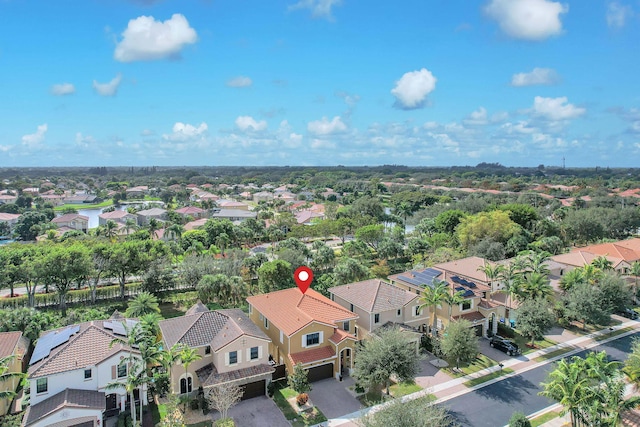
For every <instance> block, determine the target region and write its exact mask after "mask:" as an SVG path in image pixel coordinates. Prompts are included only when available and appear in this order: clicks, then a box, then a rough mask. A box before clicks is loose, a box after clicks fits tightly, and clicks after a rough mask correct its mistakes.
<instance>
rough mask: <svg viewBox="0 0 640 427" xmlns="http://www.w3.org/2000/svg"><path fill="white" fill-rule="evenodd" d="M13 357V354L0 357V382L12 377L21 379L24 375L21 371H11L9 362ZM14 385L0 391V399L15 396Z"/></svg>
mask: <svg viewBox="0 0 640 427" xmlns="http://www.w3.org/2000/svg"><path fill="white" fill-rule="evenodd" d="M14 359H15V355H11V356H7V357H3V358H0V384H4V383H5V382H7V381H11V380H14V379H22V378H24V377H25V375H24V374H23V373H22V372H11V364H12V363H13V361H14ZM15 395H16V393H15V387H13V389H11V388H9V389H7V390H3V391H0V400H5V399H7V400H10V399H13V398H14V397H15Z"/></svg>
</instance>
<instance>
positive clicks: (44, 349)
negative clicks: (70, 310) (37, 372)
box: [29, 326, 80, 365]
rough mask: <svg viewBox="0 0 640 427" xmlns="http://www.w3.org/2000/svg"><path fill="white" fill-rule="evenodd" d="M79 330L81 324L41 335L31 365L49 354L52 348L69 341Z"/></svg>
mask: <svg viewBox="0 0 640 427" xmlns="http://www.w3.org/2000/svg"><path fill="white" fill-rule="evenodd" d="M79 331H80V326H72V327H70V328H66V329H63V330H61V331H57V332H51V333H48V334H47V335H44V336H42V337H40V338H39V339H38V342H37V344H36V348H35V349H34V350H33V355H32V356H31V360H30V361H29V365H33V364H34V363H36V362H39V361H40V360H42V359H44V358H45V357H47V356H49V354H50V353H51V350H53V349H54V348H56V347H58V346H60V345H62V344H64V343H66V342H67V341H69V338H71V336H72V335H73V334H77V333H78V332H79Z"/></svg>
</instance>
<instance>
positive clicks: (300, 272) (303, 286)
mask: <svg viewBox="0 0 640 427" xmlns="http://www.w3.org/2000/svg"><path fill="white" fill-rule="evenodd" d="M293 279H294V280H295V281H296V285H298V289H300V292H302V293H303V294H304V293H305V292H307V289H309V285H311V282H312V281H313V271H311V269H310V268H309V267H306V266H304V265H303V266H302V267H298V268H297V269H296V272H295V273H293Z"/></svg>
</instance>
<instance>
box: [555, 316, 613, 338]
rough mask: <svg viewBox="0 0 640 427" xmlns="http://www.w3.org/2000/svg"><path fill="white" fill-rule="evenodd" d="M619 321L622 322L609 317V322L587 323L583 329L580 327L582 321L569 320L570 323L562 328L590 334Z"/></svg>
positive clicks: (579, 333) (578, 333)
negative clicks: (601, 323) (599, 323)
mask: <svg viewBox="0 0 640 427" xmlns="http://www.w3.org/2000/svg"><path fill="white" fill-rule="evenodd" d="M621 323H622V322H621V321H619V320H616V319H609V323H608V324H606V325H590V324H588V323H587V325H586V326H585V329H582V322H578V321H574V322H571V324H569V325H568V326H565V327H564V328H565V329H566V330H568V331H570V332H572V333H574V334H576V335H588V334H592V333H594V332H597V331H600V330H602V328H604V327H608V326H616V325H619V324H621Z"/></svg>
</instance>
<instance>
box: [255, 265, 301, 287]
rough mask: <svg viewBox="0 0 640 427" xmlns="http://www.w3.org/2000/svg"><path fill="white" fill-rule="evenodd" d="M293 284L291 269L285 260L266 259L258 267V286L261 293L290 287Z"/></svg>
mask: <svg viewBox="0 0 640 427" xmlns="http://www.w3.org/2000/svg"><path fill="white" fill-rule="evenodd" d="M293 285H294V281H293V270H292V268H291V264H289V263H288V262H286V261H283V260H279V259H277V260H275V261H268V262H265V263H264V264H262V265H261V266H260V268H259V269H258V288H259V289H260V292H262V293H268V292H273V291H277V290H280V289H287V288H291V287H293Z"/></svg>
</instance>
